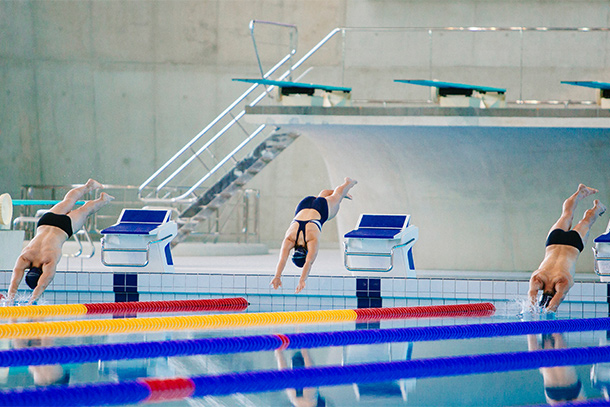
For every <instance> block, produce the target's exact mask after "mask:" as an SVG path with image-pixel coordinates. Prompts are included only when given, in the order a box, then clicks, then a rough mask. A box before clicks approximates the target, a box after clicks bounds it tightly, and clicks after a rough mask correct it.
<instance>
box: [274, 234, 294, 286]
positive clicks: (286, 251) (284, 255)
mask: <svg viewBox="0 0 610 407" xmlns="http://www.w3.org/2000/svg"><path fill="white" fill-rule="evenodd" d="M293 247H294V242H293V241H291V240H289V239H288V238H284V241H283V242H282V247H281V248H280V258H279V259H278V262H277V266H276V267H275V276H274V277H273V280H271V283H270V284H269V285H270V286H272V287H273V288H275V289H276V290H277V289H278V288H279V287H281V286H282V280H281V277H282V272H283V271H284V268H285V267H286V262H287V261H288V256H289V255H290V250H291V249H292V248H293Z"/></svg>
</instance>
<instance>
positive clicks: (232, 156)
mask: <svg viewBox="0 0 610 407" xmlns="http://www.w3.org/2000/svg"><path fill="white" fill-rule="evenodd" d="M256 23H259V24H269V25H274V26H277V27H281V28H287V29H289V30H290V34H291V49H290V52H289V53H288V54H287V55H286V56H285V57H283V58H282V59H281V60H280V61H279V62H278V63H277V64H276V65H275V66H273V67H272V68H271V69H270V70H269V71H267V72H266V73H263V68H262V64H261V60H260V56H259V53H258V47H257V43H256V38H255V36H254V26H255V24H256ZM250 32H251V36H252V40H253V44H254V49H255V54H256V58H257V63H258V67H259V69H260V71H261V75H262V77H263V79H267V78H269V77H271V75H273V74H274V73H275V72H276V71H278V70H279V69H280V68H281V67H282V66H283V65H284V64H286V63H287V62H289V61H290V60H291V58H292V56H293V55H295V54H296V39H295V38H296V36H297V33H298V32H297V30H296V27H295V26H293V25H289V24H282V23H275V22H268V21H257V20H252V21H251V22H250ZM449 32H467V33H485V32H489V33H492V32H509V33H510V32H513V33H516V34H518V35H519V37H518V41H519V42H520V49H519V51H518V55H517V57H518V58H519V61H516V62H515V64H514V67H515V69H516V70H518V75H519V84H520V87H519V97H518V98H517V99H516V100H514V101H512V102H511V103H516V104H521V105H536V104H549V105H565V106H566V107H567V106H568V105H570V104H583V105H587V104H592V103H594V102H592V101H570V100H567V101H561V100H533V99H525V98H524V96H523V79H524V66H525V61H524V60H525V56H524V43H525V40H524V34H525V33H530V32H540V33H542V32H544V33H548V32H564V33H591V32H610V28H607V27H476V26H471V27H390V28H376V27H364V28H362V27H338V28H335V29H333V30H331V31H330V32H329V33H328V34H327V35H326V36H325V37H324V38H323V39H322V40H321V41H320V42H318V43H317V44H316V45H315V46H314V47H313V48H312V49H311V50H310V51H309V52H307V53H306V54H305V55H304V56H303V57H302V58H301V59H300V60H299V61H298V62H296V63H295V64H293V65H289V69H288V70H287V71H286V72H284V73H283V74H281V75H280V76H279V78H277V79H278V80H284V79H286V78H288V77H290V76H291V75H292V73H293V72H294V71H295V70H296V69H297V68H299V67H300V66H301V65H302V64H303V63H304V62H305V61H307V60H308V59H309V58H310V57H311V56H312V55H313V54H314V53H316V52H317V51H318V50H319V49H320V48H322V47H323V46H324V45H325V44H327V43H328V42H329V41H330V40H331V39H332V38H333V37H335V36H336V35H337V34H341V39H342V43H341V47H342V51H341V54H342V58H341V59H342V60H341V63H340V64H341V71H342V72H341V82H342V83H345V81H346V78H345V74H346V69H347V66H346V52H347V49H346V46H347V39H346V38H347V34H353V33H367V34H368V33H377V34H378V33H420V34H421V33H423V34H424V35H426V36H427V37H428V53H429V57H428V59H429V60H428V71H429V76H430V78H432V72H433V57H432V56H433V52H432V50H433V38H434V35H435V34H439V33H449ZM418 45H420V46H421V44H418ZM258 86H261V85H258V84H253V85H252V86H250V87H249V88H248V89H247V90H246V91H245V92H244V93H243V94H242V95H241V96H239V97H238V98H237V99H236V100H235V101H234V102H233V103H232V104H231V105H229V107H227V108H226V109H225V110H224V111H223V112H222V113H221V114H220V115H218V116H217V117H216V118H215V119H214V120H213V121H212V122H211V123H210V124H209V125H208V126H206V127H205V128H204V129H203V130H202V131H201V132H200V133H199V134H197V135H196V136H195V137H194V138H193V139H191V141H189V142H188V143H187V144H186V145H185V146H184V147H183V148H182V149H180V150H179V151H178V152H177V153H176V154H175V155H174V156H173V157H172V158H170V159H169V160H168V161H167V162H166V163H165V164H163V165H162V166H161V167H160V168H159V169H158V170H157V171H156V172H155V173H154V174H153V175H152V176H151V177H149V178H148V179H147V180H146V181H145V182H144V183H143V184H142V185H141V186H140V188H139V193H138V196H139V198H140V199H141V200H143V201H145V202H168V203H175V202H194V201H196V199H197V191H198V190H199V189H200V188H201V189H203V188H202V186H203V184H204V183H205V182H207V181H209V180H211V179H214V176H218V175H220V173H221V169H222V168H225V167H226V164H227V163H229V162H237V159H238V154H239V153H240V152H242V151H243V150H244V149H245V147H246V145H247V144H248V143H241V144H240V145H238V147H236V148H235V149H234V150H232V151H230V152H229V153H228V154H226V155H224V158H222V159H221V160H217V161H216V163H215V164H214V165H212V166H208V165H206V164H205V162H204V160H203V155H204V152H205V153H206V154H209V155H210V156H211V157H213V160H216V157H215V155H214V152H213V149H214V148H216V146H218V144H221V143H219V141H220V140H221V138H223V137H222V136H223V135H225V134H226V133H227V132H228V131H229V129H231V128H232V127H234V126H235V125H237V126H238V127H240V128H241V130H242V131H244V132H245V133H246V134H247V137H250V138H253V137H254V133H249V132H247V131H246V130H245V128H244V127H243V126H242V124H241V123H240V119H242V118H243V117H244V115H245V110H241V111H239V112H238V113H234V112H233V110H234V109H235V108H237V107H238V106H239V105H240V104H241V103H242V102H244V101H245V100H246V99H247V98H248V97H249V96H250V95H251V94H252V93H253V92H254V91H255V90H256V88H257V87H258ZM263 88H264V89H265V90H264V92H262V93H261V94H260V95H259V96H258V97H256V98H255V99H254V100H253V101H252V102H250V103H249V104H247V106H255V105H257V104H258V103H259V102H261V101H262V100H263V99H264V98H265V97H266V96H267V95H269V92H270V90H271V89H273V86H269V87H265V86H263ZM368 100H369V101H371V100H374V99H373V98H369V99H368ZM425 102H427V103H430V100H427V101H425ZM229 117H230V118H231V120H230V121H229V122H228V123H227V124H226V125H225V126H224V127H222V128H221V129H220V130H219V131H218V132H216V133H215V134H214V135H213V136H212V137H211V138H210V139H209V140H208V141H207V142H206V143H205V144H204V145H203V146H202V147H201V148H199V149H197V150H196V151H195V150H193V147H194V144H195V143H196V142H197V141H199V140H201V139H202V138H203V137H204V136H205V135H206V134H207V133H208V132H210V130H211V129H212V128H213V127H215V126H216V125H217V124H219V123H221V122H222V121H223V120H224V119H225V118H229ZM264 128H265V126H264V125H263V126H260V127H259V128H257V129H256V130H255V133H257V134H259V133H261V132H262V131H263V129H264ZM223 139H224V138H223ZM188 154H190V156H188ZM185 156H186V157H187V158H185ZM195 163H198V164H200V165H202V166H203V167H204V170H205V171H206V173H205V175H204V176H203V177H200V178H199V179H197V181H195V182H192V183H190V182H189V183H188V184H189V185H192V186H191V187H189V188H188V190H186V191H185V192H183V193H181V194H179V195H175V194H174V193H175V190H172V189H168V186H169V184H170V182H176V180H177V177H178V175H179V174H182V175H184V174H185V173H186V172H187V171H186V170H187V168H191V166H192V165H193V164H195ZM176 164H178V168H176V169H175V170H173V171H172V172H171V173H170V174H169V175H166V174H167V172H168V171H169V170H170V167H172V168H173V166H175V165H176ZM198 168H200V167H198ZM162 175H163V176H165V177H164V178H163V177H162ZM155 182H157V184H156V185H154V186H153V183H155Z"/></svg>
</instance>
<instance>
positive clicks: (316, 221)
mask: <svg viewBox="0 0 610 407" xmlns="http://www.w3.org/2000/svg"><path fill="white" fill-rule="evenodd" d="M357 183H358V181H355V180H353V179H351V178H345V181H344V182H343V184H341V185H339V186H338V187H337V188H335V189H334V190H330V189H325V190H323V191H322V192H320V193H319V194H318V196H317V197H315V196H308V197H306V198H303V200H302V201H301V202H299V204H298V205H297V208H296V211H295V215H294V219H293V221H292V223H291V224H290V226H289V227H288V230H287V231H286V235H285V236H284V241H283V242H282V247H281V249H280V258H279V261H278V263H277V267H276V272H275V277H274V278H273V280H271V283H270V285H271V286H272V287H273V288H275V289H277V288H278V287H280V286H281V285H282V281H281V276H282V272H283V271H284V268H285V267H286V262H287V261H288V256H289V254H290V251H291V250H292V249H294V253H293V255H292V262H293V263H294V264H295V265H296V266H297V267H299V268H302V269H303V271H302V272H301V278H300V279H299V284H298V285H297V288H296V291H295V292H297V293H299V292H301V291H302V290H303V288H305V280H307V276H308V275H309V271H310V270H311V266H312V265H313V262H314V261H315V260H316V256H317V255H318V245H319V241H318V238H319V237H320V233H321V232H322V225H323V224H324V222H326V221H327V220H329V219H332V218H334V217H335V216H336V215H337V212H339V206H340V205H341V201H342V200H343V198H347V199H352V197H351V195H349V190H350V189H351V188H352V187H353V186H354V185H356V184H357Z"/></svg>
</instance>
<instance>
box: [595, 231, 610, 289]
mask: <svg viewBox="0 0 610 407" xmlns="http://www.w3.org/2000/svg"><path fill="white" fill-rule="evenodd" d="M593 243H594V244H593V260H594V262H593V264H594V268H595V273H596V274H597V275H598V276H599V277H600V280H601V282H602V283H607V282H610V223H608V227H607V228H606V233H604V234H603V235H600V236H598V237H596V238H595V240H594V241H593Z"/></svg>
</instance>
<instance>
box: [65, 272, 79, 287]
mask: <svg viewBox="0 0 610 407" xmlns="http://www.w3.org/2000/svg"><path fill="white" fill-rule="evenodd" d="M65 276H66V285H71V286H75V285H76V284H77V280H76V273H66V274H65Z"/></svg>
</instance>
